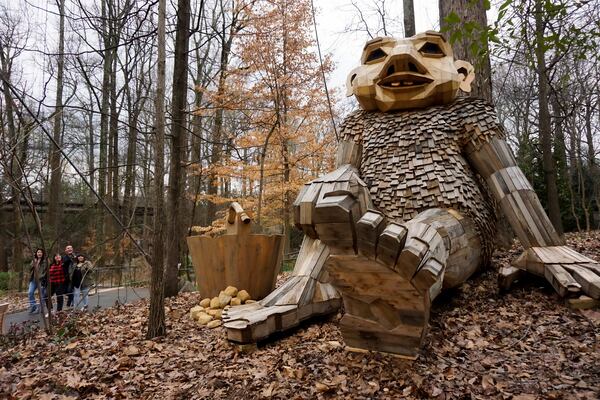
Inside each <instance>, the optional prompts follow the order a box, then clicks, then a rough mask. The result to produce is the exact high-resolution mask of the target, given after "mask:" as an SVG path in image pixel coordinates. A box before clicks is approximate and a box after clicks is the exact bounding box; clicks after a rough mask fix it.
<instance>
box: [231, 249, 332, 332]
mask: <svg viewBox="0 0 600 400" xmlns="http://www.w3.org/2000/svg"><path fill="white" fill-rule="evenodd" d="M329 254H330V249H329V248H328V247H327V246H326V245H324V244H323V242H321V241H320V240H318V239H311V238H310V237H305V238H304V241H303V242H302V247H301V248H300V252H299V254H298V260H297V261H296V265H295V266H294V270H293V272H292V274H291V276H290V277H289V278H288V280H287V281H286V282H284V283H283V284H282V285H281V286H279V287H278V288H277V289H276V290H274V291H272V292H271V293H270V294H269V295H268V296H266V297H265V298H263V299H262V300H260V301H258V302H256V303H252V304H245V305H241V306H235V307H231V308H229V309H227V310H224V311H223V322H224V326H225V329H226V330H227V338H228V339H229V340H231V341H234V342H238V343H251V342H256V341H260V340H263V339H265V338H267V337H269V336H270V335H272V334H273V333H275V332H281V331H285V330H288V329H291V328H293V327H295V326H297V325H298V324H300V323H301V322H302V321H304V320H306V319H308V318H310V317H313V316H316V315H325V314H329V313H332V312H335V311H337V310H338V309H339V307H340V306H341V302H342V301H341V298H340V295H339V293H338V292H337V290H336V289H335V288H334V287H333V286H331V285H330V284H329V283H328V282H327V277H328V276H327V273H326V272H325V271H324V264H325V262H326V260H327V258H328V257H329Z"/></svg>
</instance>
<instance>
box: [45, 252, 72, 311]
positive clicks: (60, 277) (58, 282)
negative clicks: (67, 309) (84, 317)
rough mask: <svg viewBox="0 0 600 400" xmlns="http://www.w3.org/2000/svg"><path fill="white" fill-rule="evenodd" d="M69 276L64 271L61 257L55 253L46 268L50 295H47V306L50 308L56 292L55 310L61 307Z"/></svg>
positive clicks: (59, 309)
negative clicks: (48, 266)
mask: <svg viewBox="0 0 600 400" xmlns="http://www.w3.org/2000/svg"><path fill="white" fill-rule="evenodd" d="M68 277H69V273H68V271H67V272H65V269H64V266H63V263H62V257H61V256H60V254H56V255H55V256H54V259H53V261H52V264H50V268H49V269H48V278H49V279H48V280H49V282H50V295H49V296H48V308H52V296H54V294H56V311H61V310H62V309H63V295H64V294H65V287H66V284H67V279H68Z"/></svg>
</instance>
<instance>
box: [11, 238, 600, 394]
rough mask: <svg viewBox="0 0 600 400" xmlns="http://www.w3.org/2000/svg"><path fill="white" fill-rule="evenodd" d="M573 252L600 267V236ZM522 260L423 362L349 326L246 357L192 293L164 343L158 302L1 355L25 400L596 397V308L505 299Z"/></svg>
mask: <svg viewBox="0 0 600 400" xmlns="http://www.w3.org/2000/svg"><path fill="white" fill-rule="evenodd" d="M569 244H570V245H571V246H573V247H574V248H575V249H577V250H578V251H581V252H582V253H584V254H586V255H587V256H589V257H592V258H595V259H597V260H598V259H600V257H599V256H600V254H599V252H600V233H599V232H594V233H591V234H585V235H584V234H580V235H571V236H570V237H569ZM520 251H521V250H520V249H518V248H513V249H511V250H510V251H507V252H502V253H497V254H496V256H495V258H494V262H493V266H492V268H491V269H490V270H489V271H486V272H483V273H481V274H479V275H478V276H476V277H474V278H473V279H472V280H470V281H469V282H468V283H467V284H465V285H463V286H462V287H460V288H458V289H456V290H453V291H451V292H449V293H447V294H443V295H442V296H441V298H439V299H438V300H436V304H435V306H434V307H433V314H432V317H431V330H430V332H429V334H428V336H427V340H426V346H425V348H424V349H423V350H422V352H421V355H420V357H419V358H418V359H417V361H415V362H408V361H404V360H401V359H398V358H396V357H393V356H389V355H381V354H362V353H351V352H347V351H346V350H345V349H344V343H343V340H342V337H341V335H340V333H339V330H338V328H337V325H336V323H337V319H338V318H339V316H333V317H332V318H331V319H329V320H321V321H315V322H313V323H312V324H309V325H305V326H303V327H301V328H299V329H297V330H295V331H294V332H291V333H290V334H289V335H287V336H283V337H280V338H279V340H277V341H273V342H270V343H267V344H262V345H261V346H259V347H258V348H257V349H255V350H254V351H252V352H246V351H242V349H241V347H237V346H233V345H231V344H230V343H228V342H227V341H226V340H225V332H224V331H223V328H215V329H212V330H209V329H202V328H200V327H198V326H197V324H196V323H195V322H194V321H192V320H191V319H190V318H189V316H188V311H189V309H190V308H191V307H192V306H194V305H196V304H198V303H199V302H200V300H201V298H200V296H199V295H198V294H195V293H192V294H184V295H181V296H179V297H177V298H174V299H170V300H167V304H166V318H167V325H168V332H169V333H168V336H167V337H165V338H161V339H156V340H144V334H143V332H144V331H145V324H146V321H147V310H148V305H147V303H146V302H140V303H137V304H134V305H126V306H122V307H119V308H112V309H108V310H103V311H100V312H98V313H94V314H89V315H85V316H83V317H81V318H79V319H78V320H77V322H76V324H77V328H78V329H77V332H79V335H78V336H76V337H74V338H72V339H68V338H65V339H64V340H62V341H61V340H58V339H57V338H48V337H47V336H46V335H45V333H43V332H42V331H39V333H38V334H37V336H36V337H35V338H34V339H33V340H31V341H30V342H28V343H26V344H21V345H18V346H16V347H13V348H10V349H6V350H4V351H3V352H2V353H0V393H2V394H3V395H5V394H8V397H9V398H14V399H27V398H48V399H58V398H73V399H75V398H86V399H88V398H89V399H95V398H98V399H100V398H102V399H104V398H118V399H128V398H130V399H140V398H160V399H187V398H192V399H216V398H239V399H246V398H257V399H262V398H265V399H268V398H273V399H281V398H284V399H315V398H317V399H319V398H322V399H338V398H342V399H344V398H345V399H374V398H381V399H388V398H390V399H391V398H409V399H420V398H436V399H462V398H474V399H488V398H499V399H520V400H527V399H596V398H598V397H599V396H600V351H599V348H598V341H599V339H600V320H598V319H597V314H598V311H597V310H582V311H574V310H571V309H569V308H567V307H566V306H564V301H563V300H562V299H560V298H559V297H558V296H557V295H556V294H554V291H553V289H552V288H551V287H550V286H549V284H547V283H546V282H545V281H544V280H543V279H539V280H532V281H530V282H525V283H523V284H521V285H517V286H516V287H515V288H514V289H513V290H512V291H511V292H509V293H508V294H505V295H503V296H501V295H499V294H498V293H497V288H496V276H497V275H496V271H497V269H498V268H499V267H500V266H501V265H503V264H507V263H509V262H510V261H512V260H513V259H514V258H515V257H516V256H517V255H518V254H519V253H520ZM532 279H533V278H532ZM594 315H596V316H594Z"/></svg>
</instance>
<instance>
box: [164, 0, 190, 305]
mask: <svg viewBox="0 0 600 400" xmlns="http://www.w3.org/2000/svg"><path fill="white" fill-rule="evenodd" d="M189 31H190V0H179V1H178V4H177V28H176V35H175V65H174V67H173V95H172V102H171V107H172V108H171V118H172V125H171V162H170V169H169V190H168V197H167V209H168V210H169V218H168V220H167V237H166V239H167V269H166V274H165V296H175V295H176V294H177V292H178V290H177V289H178V288H177V286H178V279H177V278H178V276H177V271H178V262H179V256H180V254H181V245H182V241H183V238H184V232H185V231H184V228H185V224H184V223H183V219H182V216H183V207H184V204H185V203H184V201H183V200H184V199H183V193H184V186H185V181H186V179H185V171H186V167H185V165H184V162H185V154H186V153H185V146H186V145H187V140H186V125H187V121H186V116H187V79H188V69H187V64H188V48H189V41H190V32H189Z"/></svg>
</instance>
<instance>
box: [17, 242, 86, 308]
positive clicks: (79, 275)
mask: <svg viewBox="0 0 600 400" xmlns="http://www.w3.org/2000/svg"><path fill="white" fill-rule="evenodd" d="M36 272H37V279H36ZM38 282H39V284H40V290H41V292H42V298H43V299H44V302H45V304H46V306H47V307H48V309H52V297H53V296H56V311H61V310H62V309H63V305H64V296H66V297H67V307H73V308H74V309H81V310H87V308H88V295H89V291H90V287H92V286H93V266H92V263H91V262H90V261H89V260H87V259H86V257H85V255H84V254H81V253H80V254H77V255H75V253H74V252H73V246H71V245H68V246H67V247H65V253H64V254H63V255H60V254H58V253H57V254H55V255H54V257H52V260H51V263H50V265H48V259H47V257H46V254H44V250H43V249H39V248H38V249H37V250H36V251H35V254H34V255H33V260H32V261H31V269H30V277H29V313H30V314H35V313H38V312H39V311H40V309H41V307H40V306H41V305H39V304H37V302H36V299H35V297H36V290H37V289H38Z"/></svg>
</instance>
